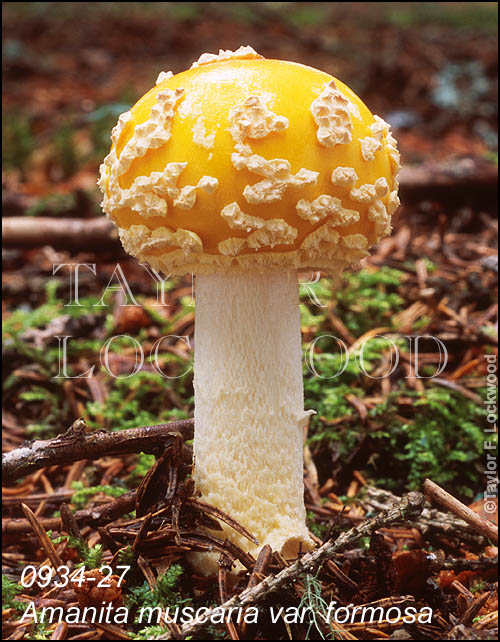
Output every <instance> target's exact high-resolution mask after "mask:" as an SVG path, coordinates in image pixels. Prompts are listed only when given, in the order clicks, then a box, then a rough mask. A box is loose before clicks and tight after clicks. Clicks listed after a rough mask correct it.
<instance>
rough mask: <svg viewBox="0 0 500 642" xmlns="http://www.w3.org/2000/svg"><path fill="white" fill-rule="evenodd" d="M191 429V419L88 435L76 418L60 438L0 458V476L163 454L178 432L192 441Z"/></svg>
mask: <svg viewBox="0 0 500 642" xmlns="http://www.w3.org/2000/svg"><path fill="white" fill-rule="evenodd" d="M193 426H194V423H193V420H192V419H185V420H182V421H172V422H170V423H167V424H158V425H157V426H144V427H142V428H131V429H129V430H119V431H116V432H106V431H103V430H98V431H95V432H90V433H88V432H86V428H87V426H86V424H85V422H84V421H83V420H82V419H77V421H75V423H74V424H73V425H72V426H71V428H69V430H67V431H66V432H65V433H64V434H63V435H60V436H58V437H55V438H54V439H48V440H44V441H42V440H39V441H31V442H25V443H24V444H23V445H22V446H21V447H20V448H15V449H14V450H11V451H10V452H8V453H6V454H4V455H2V475H3V478H4V480H5V481H13V480H15V479H19V478H20V477H24V476H25V475H28V474H29V473H32V472H33V471H35V470H38V469H40V468H46V467H47V466H55V465H58V464H68V463H71V462H74V461H79V460H82V459H99V458H100V457H104V456H106V455H122V454H124V453H137V452H145V453H155V452H162V449H164V448H165V446H166V445H167V444H169V443H170V442H171V441H172V439H173V438H174V435H178V434H179V433H181V435H182V436H183V438H184V439H191V438H192V436H193V430H194V428H193Z"/></svg>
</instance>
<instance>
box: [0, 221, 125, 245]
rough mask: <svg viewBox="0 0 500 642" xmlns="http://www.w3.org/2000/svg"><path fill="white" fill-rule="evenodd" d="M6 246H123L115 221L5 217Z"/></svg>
mask: <svg viewBox="0 0 500 642" xmlns="http://www.w3.org/2000/svg"><path fill="white" fill-rule="evenodd" d="M2 237H3V240H2V243H3V245H4V246H5V247H42V246H43V245H51V246H52V247H55V248H63V249H74V250H82V249H83V248H85V249H88V248H92V249H116V250H119V251H123V250H122V249H121V243H120V240H119V238H118V230H117V229H116V227H115V226H114V225H113V223H112V222H111V221H108V219H106V218H104V217H103V216H99V217H98V218H88V219H79V218H57V217H48V216H47V217H45V216H36V217H34V216H7V217H4V218H3V219H2Z"/></svg>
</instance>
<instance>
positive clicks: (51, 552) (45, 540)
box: [21, 504, 62, 576]
mask: <svg viewBox="0 0 500 642" xmlns="http://www.w3.org/2000/svg"><path fill="white" fill-rule="evenodd" d="M21 508H22V509H23V513H24V514H25V515H26V518H27V520H28V521H29V523H30V524H31V528H32V529H33V532H34V533H35V535H36V536H37V538H38V541H39V542H40V546H41V547H42V548H43V550H44V551H45V553H46V555H47V557H48V558H49V560H50V562H51V564H52V566H53V567H54V570H55V572H56V573H57V575H58V576H59V571H58V568H59V567H60V566H62V560H61V558H60V557H59V555H58V554H57V551H56V549H55V548H54V544H52V542H51V541H50V539H49V536H48V535H47V533H46V532H45V530H44V528H43V527H42V526H41V525H40V523H39V521H38V519H37V517H36V515H35V514H34V513H33V511H32V510H31V508H29V506H26V504H21Z"/></svg>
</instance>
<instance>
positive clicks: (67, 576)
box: [21, 564, 130, 588]
mask: <svg viewBox="0 0 500 642" xmlns="http://www.w3.org/2000/svg"><path fill="white" fill-rule="evenodd" d="M129 569H130V566H116V567H115V570H113V569H112V568H111V566H107V565H103V566H101V567H99V569H98V570H99V572H100V574H101V575H102V578H100V579H99V578H98V577H86V576H85V571H86V569H85V567H84V566H81V567H80V568H78V569H76V570H75V569H70V568H69V567H68V566H58V567H57V568H56V569H54V568H52V567H51V566H40V567H38V568H37V567H36V566H33V565H32V564H30V565H28V566H25V567H24V569H23V572H22V574H21V586H23V587H24V588H31V587H32V586H33V585H34V584H37V586H39V587H40V588H46V587H47V586H48V585H49V584H50V583H51V582H52V579H53V578H54V577H56V578H57V579H56V581H55V582H54V586H56V587H58V588H62V587H64V586H68V584H69V583H70V582H71V583H73V584H76V585H77V586H82V584H83V583H84V582H95V585H96V586H97V587H99V588H109V587H110V586H111V584H110V581H109V580H110V578H111V576H112V575H114V576H115V577H118V580H114V582H115V581H116V586H121V584H122V582H123V581H124V579H125V575H126V574H127V571H128V570H129ZM120 571H121V574H120V575H118V572H120ZM114 582H113V583H114Z"/></svg>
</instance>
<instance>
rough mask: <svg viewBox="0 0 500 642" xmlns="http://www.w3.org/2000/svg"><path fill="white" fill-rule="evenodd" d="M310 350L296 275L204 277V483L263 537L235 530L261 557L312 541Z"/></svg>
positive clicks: (200, 314)
mask: <svg viewBox="0 0 500 642" xmlns="http://www.w3.org/2000/svg"><path fill="white" fill-rule="evenodd" d="M301 354H302V353H301V335H300V316H299V299H298V285H297V274H296V272H294V271H290V272H268V273H265V274H261V273H259V274H250V273H246V274H232V275H198V276H197V277H196V322H195V365H194V390H195V438H194V457H195V470H194V477H195V482H196V486H197V488H198V489H199V490H200V491H201V494H202V497H203V499H204V500H205V501H207V502H209V503H210V504H213V505H215V506H217V507H218V508H220V509H222V510H223V511H225V512H227V513H228V514H229V515H230V516H231V517H233V518H234V519H236V520H237V521H238V522H239V523H240V524H242V525H243V526H244V527H245V528H246V529H247V530H248V531H249V532H250V533H252V534H253V535H254V536H255V537H256V538H257V539H258V541H259V545H258V546H253V545H252V544H251V543H250V542H249V541H248V540H247V539H244V538H243V537H241V536H239V535H237V534H236V533H235V531H233V530H230V529H227V530H226V533H225V536H229V537H231V539H232V540H233V541H235V542H236V543H238V544H239V545H240V546H241V547H242V548H243V549H244V550H247V551H250V552H251V553H253V554H256V553H257V552H258V550H260V548H261V547H262V546H263V545H264V544H269V545H270V546H271V547H272V548H273V549H274V550H277V551H281V552H282V554H284V555H285V556H288V557H291V556H293V555H295V554H296V552H297V550H298V547H299V543H300V542H301V543H302V547H303V549H307V548H308V547H309V545H310V543H311V542H310V539H309V536H308V531H307V528H306V525H305V508H304V497H303V493H304V484H303V428H304V424H305V421H306V419H307V417H308V415H309V414H310V413H308V412H305V411H304V390H303V383H302V367H301V366H302V358H301ZM215 534H217V533H215ZM217 535H218V536H219V537H220V536H221V535H220V533H218V534H217Z"/></svg>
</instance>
